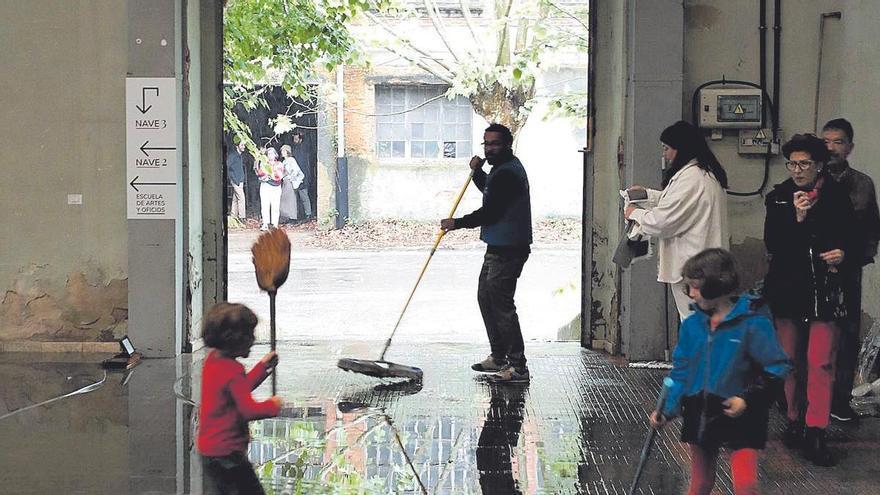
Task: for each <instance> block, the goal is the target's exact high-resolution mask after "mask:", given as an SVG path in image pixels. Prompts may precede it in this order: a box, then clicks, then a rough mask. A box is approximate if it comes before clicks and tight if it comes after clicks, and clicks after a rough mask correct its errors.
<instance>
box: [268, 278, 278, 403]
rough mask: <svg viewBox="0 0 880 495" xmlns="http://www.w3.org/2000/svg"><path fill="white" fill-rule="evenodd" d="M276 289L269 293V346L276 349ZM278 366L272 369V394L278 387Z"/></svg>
mask: <svg viewBox="0 0 880 495" xmlns="http://www.w3.org/2000/svg"><path fill="white" fill-rule="evenodd" d="M275 294H276V293H275V291H272V292H270V293H269V346H270V347H271V349H272V350H273V351H274V350H275ZM276 371H277V367H276V368H275V369H272V395H275V392H276V389H277V388H278V379H277V373H276Z"/></svg>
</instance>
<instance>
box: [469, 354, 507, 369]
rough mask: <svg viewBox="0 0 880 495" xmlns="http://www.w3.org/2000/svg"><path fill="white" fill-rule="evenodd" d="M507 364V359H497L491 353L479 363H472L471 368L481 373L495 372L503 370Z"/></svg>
mask: <svg viewBox="0 0 880 495" xmlns="http://www.w3.org/2000/svg"><path fill="white" fill-rule="evenodd" d="M506 366H507V361H496V360H495V358H493V357H492V356H491V355H489V356H488V357H487V358H486V359H484V360H482V361H480V362H479V363H474V364H472V365H471V369H472V370H474V371H479V372H480V373H495V372H497V371H501V370H503V369H504V368H505V367H506Z"/></svg>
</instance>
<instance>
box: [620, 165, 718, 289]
mask: <svg viewBox="0 0 880 495" xmlns="http://www.w3.org/2000/svg"><path fill="white" fill-rule="evenodd" d="M647 191H648V201H647V203H646V204H645V205H644V206H645V208H646V209H637V210H635V211H634V212H632V214H630V220H634V221H635V222H636V223H638V224H639V227H641V231H642V233H643V234H645V235H649V236H651V237H655V238H657V245H658V247H657V281H658V282H664V283H668V284H675V283H678V282H680V281H681V279H682V277H681V269H682V267H683V266H684V264H685V262H686V261H687V260H688V259H690V258H691V257H692V256H694V255H695V254H697V253H699V252H700V251H702V250H704V249H707V248H713V247H720V248H724V249H728V246H729V243H730V241H729V233H728V228H727V193H726V192H725V191H724V189H723V188H722V187H721V184H719V183H718V181H717V180H716V179H715V176H713V175H712V173H711V172H709V171H706V170H703V169H701V168H700V167H699V166H697V162H696V160H691V161H690V162H688V163H687V164H686V165H685V166H684V167H682V168H681V170H679V171H678V172H676V174H675V175H673V176H672V179H671V180H670V181H669V184H667V185H666V188H664V189H663V190H662V191H658V190H656V189H648V190H647Z"/></svg>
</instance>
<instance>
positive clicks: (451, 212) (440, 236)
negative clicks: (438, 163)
mask: <svg viewBox="0 0 880 495" xmlns="http://www.w3.org/2000/svg"><path fill="white" fill-rule="evenodd" d="M473 178H474V171H473V170H471V173H470V174H468V177H467V180H466V181H464V184H463V185H462V186H461V191H459V192H458V196H456V197H455V203H453V204H452V209H451V210H449V215H448V216H447V217H446V218H452V216H453V215H455V210H457V209H458V204H459V203H461V198H462V197H463V196H464V193H465V191H467V188H468V186H469V185H470V183H471V179H473ZM444 235H446V231H445V230H443V229H440V232H437V238H436V239H434V245H433V246H431V252H430V253H429V254H428V259H426V260H425V264H424V265H422V271H421V272H419V278H418V279H416V284H415V285H414V286H413V288H412V291H410V293H409V297H407V298H406V304H404V305H403V310H402V311H401V312H400V316H398V317H397V323H395V324H394V329H392V330H391V335H389V336H388V340H386V341H385V347H383V348H382V354H381V355H379V361H384V360H385V353H386V352H388V347H390V346H391V339H393V338H394V334H395V332H397V327H398V326H400V322H401V320H403V315H404V314H406V308H408V307H409V303H410V301H412V298H413V295H414V294H415V293H416V289H417V288H418V287H419V282H421V281H422V277H423V276H424V275H425V270H427V269H428V263H430V262H431V258H432V257H433V256H434V252H435V251H437V246H439V245H440V240H441V239H443V236H444Z"/></svg>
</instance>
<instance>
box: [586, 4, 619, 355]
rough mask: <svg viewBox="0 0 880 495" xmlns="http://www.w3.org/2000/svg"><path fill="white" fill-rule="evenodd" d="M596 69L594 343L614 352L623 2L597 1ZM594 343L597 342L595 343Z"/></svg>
mask: <svg viewBox="0 0 880 495" xmlns="http://www.w3.org/2000/svg"><path fill="white" fill-rule="evenodd" d="M596 3H597V6H596V7H597V8H596V15H598V16H599V17H598V19H597V22H596V24H597V30H598V32H597V33H596V44H597V51H596V57H595V64H596V89H595V91H596V93H595V94H594V95H593V98H594V99H595V101H596V116H595V123H596V129H597V132H596V139H595V145H594V151H593V153H592V154H591V156H590V160H591V164H592V167H591V168H590V170H588V172H589V173H592V174H593V181H594V187H593V191H592V192H591V194H590V196H589V197H588V200H589V201H591V202H592V208H593V218H592V219H584V221H585V222H590V225H591V228H592V230H593V263H592V267H589V269H590V270H591V273H590V279H591V280H592V300H591V301H588V302H587V307H588V308H590V310H591V312H592V317H591V325H592V331H593V339H594V343H595V344H596V345H597V346H598V347H600V348H604V349H606V350H608V351H609V352H616V351H617V350H618V349H619V348H618V343H619V340H620V339H619V334H620V326H619V320H618V318H619V316H620V290H619V288H620V272H619V270H618V268H617V265H615V264H614V263H613V262H612V261H611V259H612V257H613V255H614V248H615V246H616V245H617V241H618V239H619V238H620V237H619V236H620V232H619V231H620V225H621V216H620V207H619V206H618V203H619V196H618V195H617V191H618V190H619V189H620V187H621V184H622V179H621V173H622V169H621V165H622V164H621V161H622V156H623V155H622V146H623V145H624V143H623V141H622V140H623V134H624V115H625V109H626V106H625V101H626V100H625V98H626V94H625V93H626V72H625V71H626V65H625V62H626V47H625V33H626V29H625V27H626V8H625V6H624V3H623V2H617V1H610V0H608V1H605V0H598V1H597V2H596ZM596 341H598V342H596Z"/></svg>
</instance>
